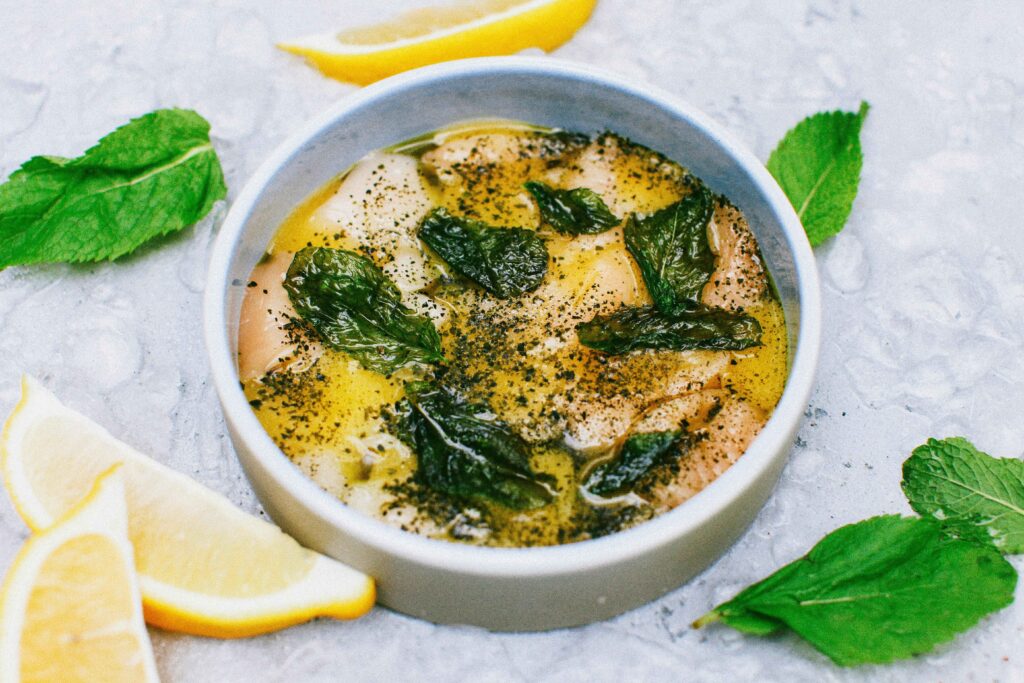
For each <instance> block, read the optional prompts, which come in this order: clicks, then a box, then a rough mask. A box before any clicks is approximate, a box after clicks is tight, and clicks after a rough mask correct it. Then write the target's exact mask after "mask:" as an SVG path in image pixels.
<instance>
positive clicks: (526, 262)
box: [419, 208, 548, 299]
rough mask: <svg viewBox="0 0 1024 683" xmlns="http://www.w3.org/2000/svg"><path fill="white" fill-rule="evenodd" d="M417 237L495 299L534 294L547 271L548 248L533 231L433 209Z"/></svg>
mask: <svg viewBox="0 0 1024 683" xmlns="http://www.w3.org/2000/svg"><path fill="white" fill-rule="evenodd" d="M419 235H420V239H422V240H423V241H424V242H426V243H427V245H428V246H429V247H430V248H431V249H433V250H434V251H435V252H437V254H438V256H440V257H441V258H442V259H444V260H445V262H446V263H447V264H448V265H450V266H451V267H452V268H453V269H454V270H455V271H456V272H457V273H459V274H460V275H462V276H464V277H467V278H469V279H470V280H472V281H473V282H476V283H477V284H478V285H480V286H481V287H483V288H484V289H486V290H487V291H488V292H490V293H491V294H493V295H494V296H496V297H498V298H499V299H510V298H512V297H514V296H518V295H519V294H523V293H524V292H529V291H532V290H534V289H536V288H537V287H538V286H539V285H540V283H541V281H542V280H543V279H544V275H545V273H547V271H548V250H547V247H545V246H544V241H543V240H542V239H541V238H540V237H538V236H537V233H536V232H534V231H533V230H526V229H524V228H495V227H492V226H490V225H487V224H486V223H482V222H480V221H475V220H471V219H469V218H460V217H458V216H453V215H451V214H450V213H448V211H446V210H445V209H443V208H437V209H434V210H433V211H431V212H430V213H428V214H427V216H426V217H425V218H424V219H423V222H422V223H421V224H420V230H419Z"/></svg>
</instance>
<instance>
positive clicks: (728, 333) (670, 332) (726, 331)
mask: <svg viewBox="0 0 1024 683" xmlns="http://www.w3.org/2000/svg"><path fill="white" fill-rule="evenodd" d="M576 333H577V335H578V336H579V340H580V343H581V344H583V345H584V346H587V347H589V348H592V349H596V350H598V351H603V352H605V353H610V354H621V353H629V352H630V351H636V350H639V349H672V350H675V351H689V350H693V349H713V350H718V351H739V350H742V349H747V348H750V347H751V346H757V345H758V344H760V343H761V326H760V324H759V323H758V322H757V319H756V318H753V317H752V316H749V315H743V314H739V313H730V312H729V311H725V310H723V309H720V308H708V307H701V308H698V309H696V310H693V311H686V312H684V313H680V314H679V315H677V316H669V315H665V314H664V313H662V312H661V311H659V310H657V309H655V308H653V307H651V306H644V307H639V308H621V309H619V310H618V311H615V312H614V313H611V314H609V315H601V316H596V317H594V318H593V319H592V320H590V321H589V322H585V323H581V324H580V325H578V326H577V327H576Z"/></svg>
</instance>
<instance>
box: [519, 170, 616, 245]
mask: <svg viewBox="0 0 1024 683" xmlns="http://www.w3.org/2000/svg"><path fill="white" fill-rule="evenodd" d="M523 187H525V188H526V189H527V190H529V192H530V194H532V195H533V198H534V199H535V200H536V201H537V207H538V208H539V209H540V217H541V219H542V220H543V221H544V222H545V223H547V224H548V225H550V226H551V227H552V228H554V229H555V230H557V231H558V232H561V233H565V234H567V235H596V234H598V233H601V232H604V231H605V230H607V229H608V228H613V227H615V226H616V225H618V224H619V219H618V218H616V217H615V214H613V213H612V212H611V210H610V209H609V208H608V205H607V204H605V203H604V200H603V199H601V195H599V194H598V193H596V192H594V191H593V190H590V189H587V188H585V187H577V188H576V189H573V190H556V189H554V188H552V187H549V186H548V185H545V184H544V183H540V182H537V181H534V180H531V181H530V182H528V183H526V184H525V185H523Z"/></svg>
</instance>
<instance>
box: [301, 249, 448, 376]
mask: <svg viewBox="0 0 1024 683" xmlns="http://www.w3.org/2000/svg"><path fill="white" fill-rule="evenodd" d="M284 288H285V291H287V292H288V297H289V298H290V299H291V302H292V305H293V306H295V311H296V312H297V313H298V314H299V316H300V317H301V318H302V319H303V320H305V321H306V322H307V323H309V324H310V326H311V327H312V328H313V329H314V330H315V331H316V332H317V334H318V335H319V336H320V337H321V339H323V341H324V343H325V344H327V345H328V346H330V347H331V348H333V349H335V350H338V351H344V352H345V353H347V354H349V355H351V356H352V357H353V358H355V359H356V360H358V361H359V362H360V363H361V364H362V365H363V367H365V368H367V369H369V370H375V371H377V372H380V373H382V374H390V373H392V372H394V371H395V370H397V369H398V368H400V367H402V366H403V365H406V364H408V363H438V362H443V361H444V355H443V354H442V352H441V337H440V335H438V333H437V330H436V329H435V328H434V324H433V323H432V322H431V321H430V320H429V319H427V318H425V317H423V316H421V315H417V314H416V313H414V312H412V311H411V310H409V309H408V308H406V307H405V305H404V304H402V295H401V292H399V290H398V287H396V286H395V284H394V283H393V282H391V281H390V280H389V279H388V278H387V276H386V275H384V273H383V272H382V271H381V269H380V268H378V267H377V266H376V265H374V263H373V261H371V260H370V259H368V258H366V257H365V256H362V255H360V254H356V253H355V252H351V251H345V250H342V249H326V248H320V247H307V248H305V249H303V250H302V251H300V252H298V253H296V254H295V257H294V258H293V259H292V263H291V265H290V266H289V267H288V273H287V274H286V275H285V280H284Z"/></svg>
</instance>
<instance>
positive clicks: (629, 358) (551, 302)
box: [238, 120, 787, 546]
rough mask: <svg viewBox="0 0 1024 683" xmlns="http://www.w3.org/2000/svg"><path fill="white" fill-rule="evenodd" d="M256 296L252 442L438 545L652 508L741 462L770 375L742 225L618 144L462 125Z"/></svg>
mask: <svg viewBox="0 0 1024 683" xmlns="http://www.w3.org/2000/svg"><path fill="white" fill-rule="evenodd" d="M682 161H684V162H685V160H682ZM248 285H249V286H248V288H247V290H246V298H245V301H244V303H243V307H242V314H241V321H240V332H239V358H238V362H239V373H240V376H241V378H242V381H243V385H244V388H245V391H246V395H247V396H248V398H249V399H250V402H251V404H252V406H253V410H254V411H255V412H256V415H257V416H258V418H259V419H260V421H261V422H262V424H263V425H264V427H265V428H266V429H267V431H268V433H269V434H270V436H271V437H272V438H273V439H274V441H275V442H276V443H277V444H278V446H280V448H281V449H282V451H284V453H285V454H287V455H288V457H289V458H291V459H292V460H293V461H294V462H295V464H296V465H298V466H299V467H300V468H301V469H302V470H303V471H304V472H305V473H307V475H308V476H310V477H311V478H312V479H313V480H314V481H316V482H317V483H318V484H319V485H320V486H322V487H323V488H324V489H326V490H327V491H329V492H331V493H332V494H334V495H336V496H337V497H338V498H339V499H341V500H342V501H344V502H345V503H346V504H347V505H349V506H351V507H353V508H355V509H358V510H360V511H362V512H363V513H365V514H367V515H370V516H372V517H376V518H378V519H380V520H382V521H384V522H386V523H388V524H391V525H394V526H397V527H400V528H402V529H406V530H408V531H412V532H415V533H420V534H423V535H427V536H430V537H434V538H440V539H445V540H451V541H460V542H467V543H474V544H485V545H495V546H536V545H552V544H558V543H569V542H574V541H580V540H584V539H587V538H593V537H598V536H602V535H606V534H609V533H613V532H615V531H618V530H620V529H623V528H627V527H629V526H632V525H634V524H637V523H639V522H642V521H644V520H646V519H649V518H651V517H653V516H655V515H657V514H660V513H662V512H665V511H667V510H669V509H671V508H673V507H675V506H677V505H679V504H680V503H682V502H683V501H685V500H687V499H688V498H690V497H692V496H693V495H695V494H696V493H698V492H699V491H700V490H701V489H703V488H704V487H705V486H707V485H708V484H709V483H710V482H711V481H713V480H714V479H715V477H717V476H718V475H719V474H721V473H722V472H723V471H724V470H725V469H727V468H728V467H729V466H730V465H731V464H732V463H733V462H735V461H736V459H738V458H739V457H741V456H742V454H743V452H744V451H745V450H746V448H747V447H748V446H749V444H750V442H751V441H752V440H753V438H754V437H755V436H756V435H757V433H758V431H759V430H760V429H761V427H762V426H763V425H764V423H765V422H766V421H767V419H768V417H769V416H770V415H771V412H772V410H773V408H774V407H775V405H776V403H777V402H778V400H779V397H780V396H781V394H782V390H783V384H784V382H785V377H786V369H787V368H786V362H787V361H786V358H787V356H786V347H787V345H786V333H785V322H784V319H783V313H782V309H781V306H780V305H779V303H778V301H777V299H776V297H775V295H774V293H773V290H772V287H771V285H770V278H769V275H768V273H767V271H766V269H765V266H764V264H763V260H762V259H761V257H760V254H759V251H758V247H757V243H756V241H755V239H754V237H753V235H752V233H751V232H750V230H749V228H748V226H747V223H746V220H745V218H744V217H743V214H742V213H741V212H740V211H739V210H738V209H737V208H735V207H733V206H732V205H731V204H730V203H729V201H728V199H727V198H725V197H721V196H717V195H714V194H712V193H711V192H710V191H709V190H708V189H707V188H705V187H704V186H703V184H702V183H701V182H700V180H699V179H698V178H696V177H694V176H693V175H691V174H690V173H689V172H688V171H687V170H686V169H685V168H684V167H683V166H681V165H680V164H678V163H676V162H675V161H672V160H669V159H667V158H666V157H664V156H663V155H661V154H659V153H657V152H655V151H652V150H650V149H647V148H645V147H643V146H640V145H637V144H635V143H632V142H630V141H628V140H626V139H624V138H621V137H619V136H617V135H615V134H614V133H611V132H604V133H599V134H594V135H582V134H575V133H569V132H564V131H554V130H549V129H542V128H538V127H534V126H529V125H525V124H521V123H517V122H511V121H500V120H494V121H477V122H469V123H463V124H456V125H453V126H451V127H449V128H446V129H444V130H441V131H438V132H435V133H431V134H427V135H424V136H420V137H418V138H416V139H415V140H412V141H409V142H407V143H400V144H397V145H395V146H394V147H392V148H388V149H385V150H381V151H378V152H374V153H372V154H370V155H368V156H367V157H365V158H364V159H363V160H362V161H360V162H359V163H357V164H356V165H354V166H353V167H352V168H350V169H349V170H348V171H346V172H345V173H344V174H343V175H341V176H340V177H339V178H337V179H336V180H334V181H332V182H331V183H328V184H327V185H326V186H325V187H323V188H321V189H320V190H318V191H317V192H315V193H314V194H313V195H312V196H310V197H309V198H307V199H306V200H305V201H303V202H302V203H301V204H300V205H298V206H297V207H296V208H295V210H294V211H293V213H292V214H291V215H290V216H289V217H288V218H287V219H286V220H285V221H284V222H283V224H282V225H281V227H280V229H279V230H278V232H277V233H276V235H275V237H274V239H273V240H272V242H271V244H270V245H268V247H267V253H266V255H265V256H264V258H263V259H262V260H261V261H260V263H259V264H257V266H256V267H255V268H254V269H253V272H252V274H251V277H250V281H249V283H248Z"/></svg>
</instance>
